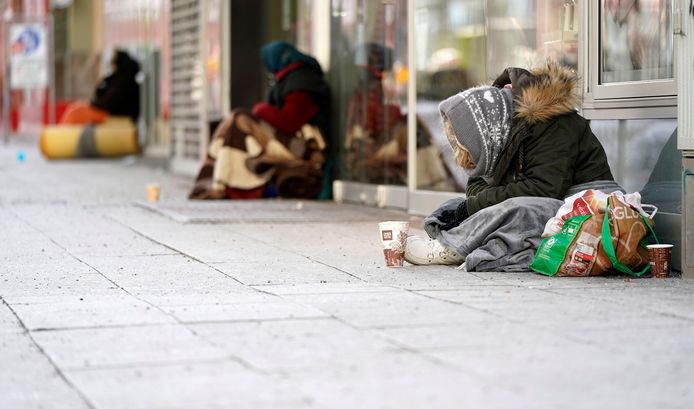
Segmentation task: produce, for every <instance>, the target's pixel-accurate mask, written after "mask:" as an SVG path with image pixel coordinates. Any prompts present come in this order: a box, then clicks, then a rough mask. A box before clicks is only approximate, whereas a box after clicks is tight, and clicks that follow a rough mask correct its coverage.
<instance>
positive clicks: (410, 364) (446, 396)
mask: <svg viewBox="0 0 694 409" xmlns="http://www.w3.org/2000/svg"><path fill="white" fill-rule="evenodd" d="M289 381H290V382H292V383H295V384H296V385H297V388H300V389H301V390H302V391H304V392H305V393H307V394H309V395H310V396H311V398H312V401H313V402H314V406H315V407H326V408H344V409H348V408H367V407H369V408H370V407H377V408H392V409H401V408H408V409H410V408H411V409H415V408H433V407H437V408H459V407H460V408H465V407H471V408H474V407H479V408H492V409H495V408H508V407H515V406H514V405H515V401H514V399H513V398H514V397H513V395H512V394H511V393H510V392H509V390H508V389H505V388H504V387H503V386H500V385H497V384H494V383H491V382H488V381H485V380H482V379H479V378H475V377H473V376H470V375H469V374H466V373H464V372H461V371H458V370H456V369H454V368H449V367H445V366H441V365H438V364H436V363H434V362H432V361H431V360H429V359H427V358H426V357H424V356H423V355H418V354H414V353H410V352H386V353H381V354H379V355H378V356H374V357H372V358H370V359H368V360H364V361H362V362H359V364H354V365H343V366H334V367H328V368H321V369H319V370H318V371H316V372H315V373H314V374H306V373H304V372H300V371H299V372H297V371H290V372H289Z"/></svg>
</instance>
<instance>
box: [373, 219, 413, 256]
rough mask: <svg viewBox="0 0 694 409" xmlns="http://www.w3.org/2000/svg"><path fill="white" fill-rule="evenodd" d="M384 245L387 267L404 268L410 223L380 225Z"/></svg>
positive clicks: (385, 223)
mask: <svg viewBox="0 0 694 409" xmlns="http://www.w3.org/2000/svg"><path fill="white" fill-rule="evenodd" d="M378 230H379V232H380V233H381V243H383V255H384V257H385V259H386V266H387V267H402V264H403V262H404V260H405V245H406V244H407V233H408V231H409V230H410V223H409V222H399V221H389V222H382V223H379V224H378Z"/></svg>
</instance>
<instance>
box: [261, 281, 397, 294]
mask: <svg viewBox="0 0 694 409" xmlns="http://www.w3.org/2000/svg"><path fill="white" fill-rule="evenodd" d="M274 285H277V284H258V285H252V286H249V287H253V288H256V287H270V286H274ZM383 287H386V286H383ZM257 290H258V291H261V292H263V293H266V294H271V295H275V296H281V297H294V296H302V295H329V294H334V295H341V294H390V293H400V292H403V291H405V289H403V288H399V287H392V290H376V291H369V290H364V291H355V290H353V291H339V290H336V291H324V292H307V293H290V294H275V293H271V292H267V290H266V289H264V288H258V289H257Z"/></svg>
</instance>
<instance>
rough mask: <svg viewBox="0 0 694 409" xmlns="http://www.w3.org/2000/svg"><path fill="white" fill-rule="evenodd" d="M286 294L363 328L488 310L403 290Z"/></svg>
mask: <svg viewBox="0 0 694 409" xmlns="http://www.w3.org/2000/svg"><path fill="white" fill-rule="evenodd" d="M286 297H287V298H288V299H292V300H296V301H299V302H301V303H304V304H307V305H311V306H314V307H316V308H318V309H319V310H321V311H324V312H327V313H329V314H331V315H333V316H336V317H339V318H340V319H342V320H344V321H346V322H348V323H350V324H352V325H354V326H357V327H360V328H385V327H399V326H421V325H436V324H448V323H458V322H468V321H480V320H482V321H483V320H485V319H487V317H486V314H484V313H483V312H480V311H478V310H475V309H473V308H470V307H467V306H464V305H456V304H453V303H449V302H445V301H441V300H436V299H432V298H429V297H425V296H423V295H419V294H415V293H411V292H407V291H404V290H395V291H392V292H382V293H376V292H368V293H341V294H302V295H291V296H286Z"/></svg>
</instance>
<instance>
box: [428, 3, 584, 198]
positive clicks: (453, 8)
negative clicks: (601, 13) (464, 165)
mask: <svg viewBox="0 0 694 409" xmlns="http://www.w3.org/2000/svg"><path fill="white" fill-rule="evenodd" d="M576 3H577V1H576V0H513V1H512V0H488V1H487V2H486V8H485V2H483V1H475V0H427V1H424V0H418V1H417V2H416V11H415V13H416V14H415V31H416V34H415V38H416V41H417V43H416V52H417V55H416V58H417V115H418V118H419V119H420V123H421V127H420V128H421V129H423V130H426V132H428V133H429V134H430V135H431V137H430V141H431V143H430V146H431V148H429V149H430V150H436V151H437V153H436V155H437V156H438V157H440V158H441V161H440V162H441V164H442V169H443V174H444V175H445V176H446V181H444V182H439V183H436V184H434V185H430V186H428V187H424V186H425V185H426V183H420V180H421V178H423V177H424V176H423V175H425V174H426V172H427V171H428V168H429V166H430V165H429V162H428V161H427V160H426V159H424V160H422V159H420V154H419V150H418V154H417V185H418V188H428V189H431V190H457V191H461V192H462V191H464V190H465V186H466V184H467V175H466V174H465V172H463V171H462V169H460V168H459V167H458V165H457V164H456V162H455V159H454V158H453V152H452V150H451V148H450V145H449V144H448V140H447V139H446V136H445V134H444V132H443V129H442V128H441V124H440V120H439V114H438V104H439V102H441V100H443V99H445V98H447V97H449V96H451V95H453V94H455V93H457V92H460V91H462V90H464V89H466V88H469V87H472V86H475V85H479V84H482V83H487V82H490V81H491V80H493V79H494V78H495V77H496V76H497V75H498V74H500V73H501V72H502V71H503V70H504V68H506V67H509V66H519V67H528V66H529V65H533V64H538V63H541V62H543V61H545V60H546V59H553V60H556V61H559V62H561V63H562V64H563V65H566V66H569V67H572V68H576V67H577V64H578V12H577V10H576V7H577V6H576Z"/></svg>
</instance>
